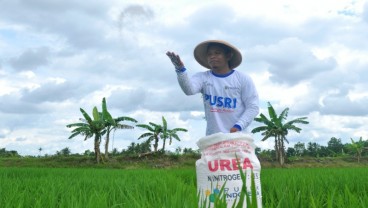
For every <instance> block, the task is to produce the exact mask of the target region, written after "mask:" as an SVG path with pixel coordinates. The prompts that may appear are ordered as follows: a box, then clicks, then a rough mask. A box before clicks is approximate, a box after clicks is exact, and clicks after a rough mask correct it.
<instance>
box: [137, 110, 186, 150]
mask: <svg viewBox="0 0 368 208" xmlns="http://www.w3.org/2000/svg"><path fill="white" fill-rule="evenodd" d="M136 126H137V127H140V128H144V129H147V130H148V131H149V132H146V133H143V134H142V135H140V136H139V137H138V139H142V138H146V137H148V139H147V142H149V143H151V142H152V141H154V144H153V147H154V151H155V152H157V151H158V143H159V140H160V139H162V140H163V144H162V149H161V152H165V145H166V139H169V145H171V143H172V139H173V138H174V139H176V140H177V141H180V138H179V136H178V134H177V132H179V131H182V132H187V131H188V130H187V129H184V128H174V129H168V128H167V121H166V119H165V117H163V116H162V125H160V124H156V123H153V122H149V123H148V124H138V125H136Z"/></svg>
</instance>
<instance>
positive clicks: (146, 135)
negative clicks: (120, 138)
mask: <svg viewBox="0 0 368 208" xmlns="http://www.w3.org/2000/svg"><path fill="white" fill-rule="evenodd" d="M148 136H153V133H151V132H147V133H144V134H142V135H141V136H139V137H138V140H139V139H142V138H144V137H148Z"/></svg>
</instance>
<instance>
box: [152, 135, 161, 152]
mask: <svg viewBox="0 0 368 208" xmlns="http://www.w3.org/2000/svg"><path fill="white" fill-rule="evenodd" d="M159 139H160V136H159V135H156V136H155V143H154V144H153V148H154V151H155V152H157V148H158V140H159Z"/></svg>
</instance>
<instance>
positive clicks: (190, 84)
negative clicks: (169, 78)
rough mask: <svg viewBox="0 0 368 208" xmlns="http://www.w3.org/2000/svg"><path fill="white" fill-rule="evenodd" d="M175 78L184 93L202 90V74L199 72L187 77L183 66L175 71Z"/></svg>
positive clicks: (188, 93) (194, 92)
mask: <svg viewBox="0 0 368 208" xmlns="http://www.w3.org/2000/svg"><path fill="white" fill-rule="evenodd" d="M177 78H178V82H179V85H180V87H181V89H182V90H183V92H184V93H185V94H186V95H194V94H197V93H199V92H201V90H202V81H201V80H202V76H201V74H200V73H197V74H195V75H194V76H192V77H191V78H189V76H188V73H187V72H186V69H185V68H183V69H181V70H180V71H177Z"/></svg>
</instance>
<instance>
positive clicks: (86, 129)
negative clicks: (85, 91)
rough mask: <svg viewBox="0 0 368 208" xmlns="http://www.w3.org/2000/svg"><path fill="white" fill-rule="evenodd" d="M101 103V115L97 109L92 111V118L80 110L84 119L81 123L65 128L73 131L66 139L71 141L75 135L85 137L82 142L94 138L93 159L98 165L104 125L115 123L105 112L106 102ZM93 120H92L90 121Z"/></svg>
mask: <svg viewBox="0 0 368 208" xmlns="http://www.w3.org/2000/svg"><path fill="white" fill-rule="evenodd" d="M104 100H105V98H104V99H103V102H102V106H103V107H102V113H100V112H99V111H98V109H97V107H94V108H93V110H92V117H91V116H89V115H88V113H87V112H86V111H85V110H84V109H82V108H80V111H81V112H82V115H83V117H84V119H80V120H81V121H82V122H79V123H73V124H69V125H67V126H66V127H68V128H73V127H75V129H73V130H72V135H71V136H70V137H69V138H68V139H72V138H73V137H75V136H77V135H82V136H84V137H85V139H84V140H87V139H88V138H91V137H93V136H94V149H95V159H96V162H97V163H99V162H100V159H101V152H100V144H101V138H102V136H103V135H104V134H105V133H106V128H105V127H106V123H107V122H110V123H112V124H114V125H116V124H115V121H114V119H112V117H111V115H110V113H109V112H108V111H107V108H106V102H104ZM92 118H93V119H92Z"/></svg>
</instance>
